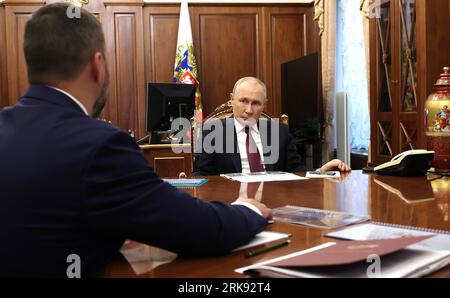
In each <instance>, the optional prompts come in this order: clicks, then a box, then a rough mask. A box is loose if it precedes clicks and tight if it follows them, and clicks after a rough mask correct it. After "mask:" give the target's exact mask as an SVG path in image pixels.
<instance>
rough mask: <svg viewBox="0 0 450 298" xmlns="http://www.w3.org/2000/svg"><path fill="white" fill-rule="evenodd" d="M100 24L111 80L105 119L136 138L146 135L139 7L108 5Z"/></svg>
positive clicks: (140, 10)
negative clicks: (103, 31) (102, 25)
mask: <svg viewBox="0 0 450 298" xmlns="http://www.w3.org/2000/svg"><path fill="white" fill-rule="evenodd" d="M103 21H104V29H105V39H106V48H107V59H108V64H109V72H110V78H111V80H110V82H111V83H110V89H109V90H110V93H109V99H108V104H107V107H106V108H105V118H106V119H108V120H110V121H112V122H113V124H115V125H116V126H118V127H120V128H122V129H124V130H129V129H130V130H133V131H135V133H136V135H137V136H138V137H139V136H142V135H144V133H145V127H144V124H145V119H144V118H143V117H144V116H145V100H144V99H145V79H144V49H143V47H144V46H143V26H142V8H141V7H139V6H107V7H106V12H105V18H104V19H103Z"/></svg>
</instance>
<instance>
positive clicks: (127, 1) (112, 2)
mask: <svg viewBox="0 0 450 298" xmlns="http://www.w3.org/2000/svg"><path fill="white" fill-rule="evenodd" d="M103 4H104V5H105V6H118V5H122V6H144V1H143V0H107V1H103Z"/></svg>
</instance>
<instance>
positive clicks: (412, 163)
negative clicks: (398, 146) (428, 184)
mask: <svg viewBox="0 0 450 298" xmlns="http://www.w3.org/2000/svg"><path fill="white" fill-rule="evenodd" d="M433 158H434V151H427V150H424V149H416V150H408V151H405V152H402V153H400V154H398V155H396V156H394V157H393V158H392V159H391V161H388V162H386V163H384V164H381V165H379V166H377V167H375V168H374V171H375V173H377V174H381V175H390V176H403V177H407V176H421V175H425V174H426V173H427V171H428V169H429V168H430V163H431V161H432V160H433Z"/></svg>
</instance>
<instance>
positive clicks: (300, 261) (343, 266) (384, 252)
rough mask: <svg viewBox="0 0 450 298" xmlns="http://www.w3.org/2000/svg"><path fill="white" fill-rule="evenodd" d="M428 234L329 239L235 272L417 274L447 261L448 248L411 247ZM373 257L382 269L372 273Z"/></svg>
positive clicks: (256, 274) (270, 274)
mask: <svg viewBox="0 0 450 298" xmlns="http://www.w3.org/2000/svg"><path fill="white" fill-rule="evenodd" d="M430 237H431V236H420V237H403V238H396V239H377V240H365V241H341V242H338V243H334V242H329V243H325V244H322V245H319V246H316V247H313V248H310V249H307V250H304V251H300V252H296V253H293V254H290V255H287V256H284V257H280V258H276V259H273V260H270V261H267V262H263V263H260V264H256V265H252V266H248V267H244V268H239V269H237V270H236V272H238V273H242V274H245V275H249V276H253V277H356V278H364V277H420V276H423V275H426V274H429V273H430V272H433V271H435V270H438V269H439V268H442V267H443V266H446V265H447V264H448V263H449V262H450V251H431V250H422V249H416V248H414V244H415V243H418V242H420V241H423V240H426V239H428V238H430ZM376 258H379V265H380V266H381V270H380V271H379V272H378V273H377V272H375V273H377V274H373V275H371V273H373V272H371V265H372V262H375V261H376Z"/></svg>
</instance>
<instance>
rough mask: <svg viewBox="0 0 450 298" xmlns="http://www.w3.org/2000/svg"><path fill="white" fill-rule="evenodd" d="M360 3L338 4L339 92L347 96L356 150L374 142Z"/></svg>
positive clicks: (339, 0) (351, 0) (344, 1)
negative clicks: (371, 134)
mask: <svg viewBox="0 0 450 298" xmlns="http://www.w3.org/2000/svg"><path fill="white" fill-rule="evenodd" d="M359 5H360V0H337V15H336V19H337V30H336V35H337V36H336V91H337V92H341V91H342V92H346V93H347V98H348V119H349V125H350V138H351V140H350V143H351V148H352V150H362V151H366V150H368V148H369V142H370V114H369V103H368V89H367V73H366V58H365V44H364V30H363V23H362V16H361V13H360V10H359Z"/></svg>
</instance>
